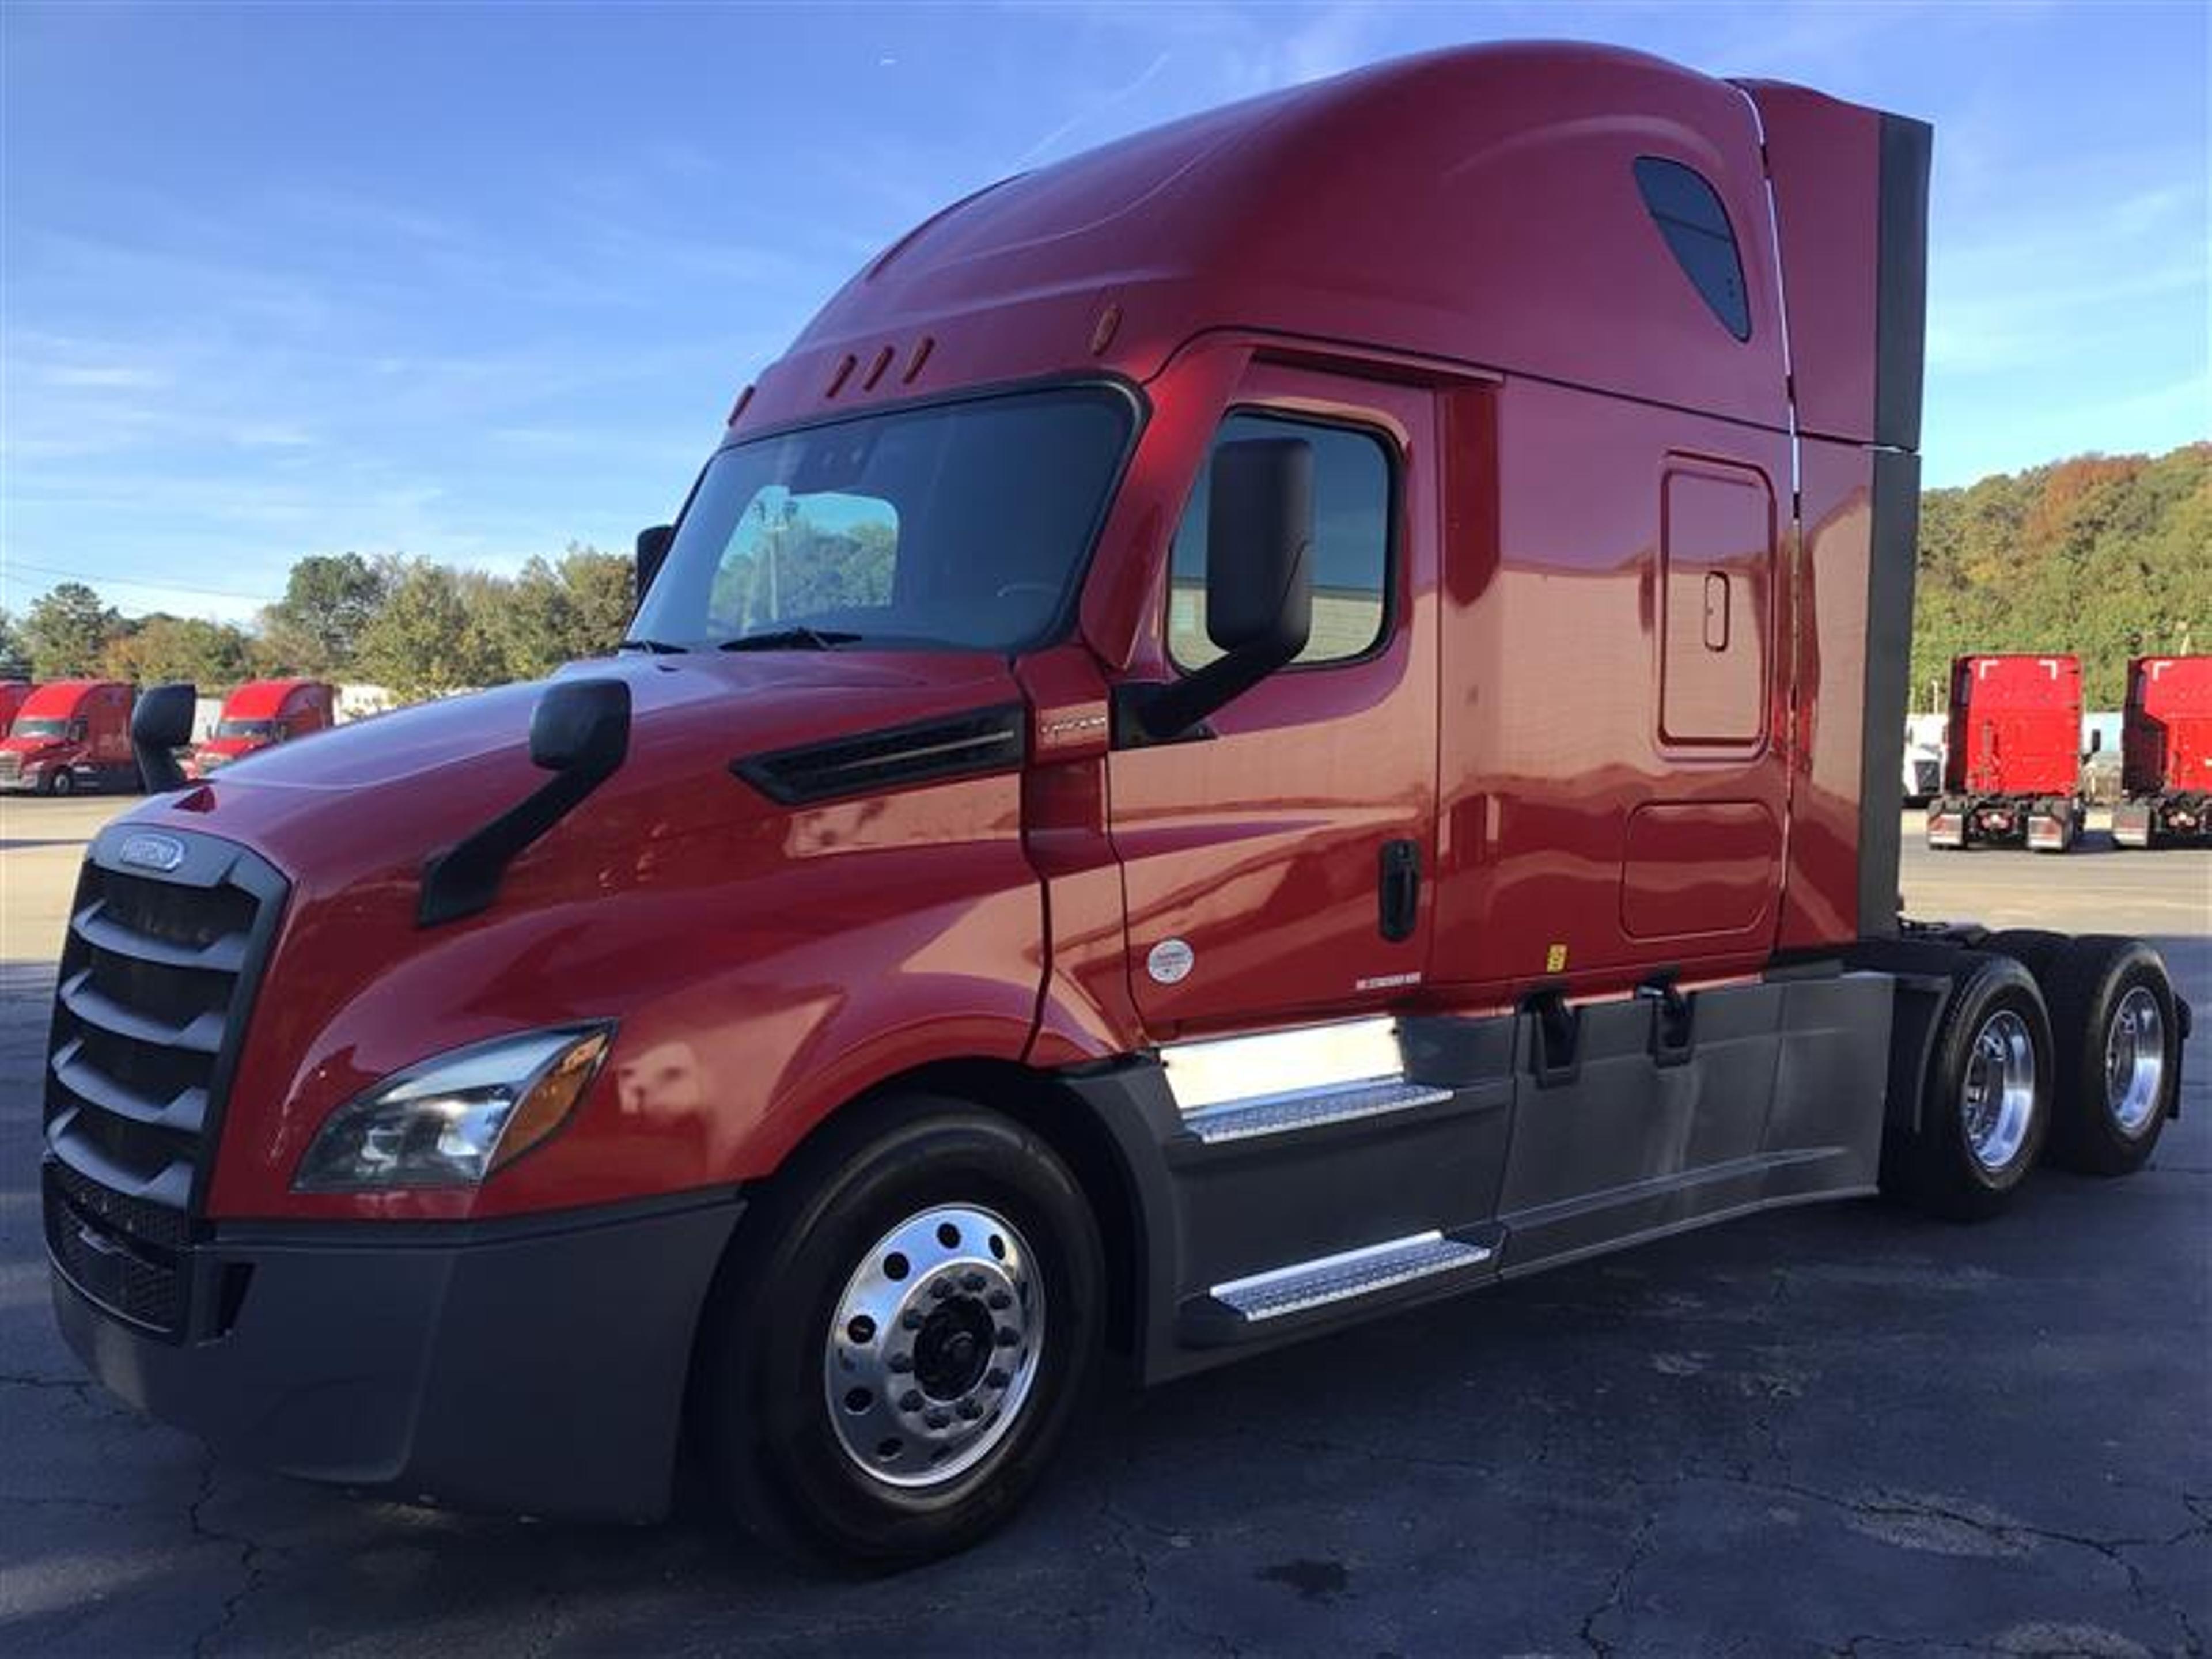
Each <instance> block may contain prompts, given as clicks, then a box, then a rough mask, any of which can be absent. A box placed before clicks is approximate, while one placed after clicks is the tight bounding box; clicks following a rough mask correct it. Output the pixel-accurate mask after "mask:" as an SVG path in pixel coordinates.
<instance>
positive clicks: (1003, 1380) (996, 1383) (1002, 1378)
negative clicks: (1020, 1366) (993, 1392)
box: [983, 1365, 1013, 1389]
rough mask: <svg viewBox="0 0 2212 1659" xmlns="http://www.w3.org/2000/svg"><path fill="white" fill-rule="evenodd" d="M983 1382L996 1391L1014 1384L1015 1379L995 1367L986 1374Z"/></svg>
mask: <svg viewBox="0 0 2212 1659" xmlns="http://www.w3.org/2000/svg"><path fill="white" fill-rule="evenodd" d="M983 1380H984V1381H985V1382H986V1383H989V1384H990V1385H991V1386H992V1387H993V1388H994V1389H1003V1388H1005V1387H1006V1384H1007V1383H1011V1382H1012V1381H1013V1378H1012V1377H1011V1376H1008V1375H1007V1374H1006V1372H1004V1371H1002V1370H1000V1369H999V1368H998V1367H997V1366H996V1365H994V1366H992V1367H991V1369H990V1370H988V1371H987V1372H986V1373H984V1376H983Z"/></svg>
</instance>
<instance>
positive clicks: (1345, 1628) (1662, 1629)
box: [0, 938, 2212, 1654]
mask: <svg viewBox="0 0 2212 1659" xmlns="http://www.w3.org/2000/svg"><path fill="white" fill-rule="evenodd" d="M2157 942H2158V943H2159V944H2160V947H2161V948H2162V949H2165V950H2166V951H2167V953H2168V957H2169V960H2170V961H2171V962H2172V963H2173V966H2174V968H2175V969H2176V973H2177V976H2178V977H2179V978H2180V979H2181V980H2182V981H2183V982H2184V984H2185V987H2187V989H2188V991H2189V992H2190V994H2192V995H2193V996H2194V997H2195V998H2196V999H2197V1000H2198V1002H2199V1004H2200V1006H2202V1005H2203V1002H2204V1001H2205V1000H2207V992H2208V988H2212V941H2208V940H2206V939H2202V938H2189V939H2162V940H2160V941H2157ZM7 977H8V981H9V987H10V989H11V992H13V991H15V990H17V989H19V988H20V987H21V986H22V985H23V982H24V981H23V980H22V979H21V977H19V976H17V975H8V976H7ZM33 1024H36V1025H37V1026H38V1027H39V1030H38V1031H37V1032H36V1033H35V1034H33V1033H30V1032H29V1031H28V1030H27V1029H19V1028H27V1027H29V1026H31V1025H33ZM42 1038H43V1020H30V1019H17V1020H11V1021H10V1022H9V1027H8V1034H7V1036H6V1039H5V1041H4V1042H0V1068H3V1069H0V1075H4V1076H5V1078H6V1079H8V1082H7V1084H6V1085H5V1093H4V1097H0V1171H4V1179H0V1356H3V1357H4V1364H0V1370H4V1373H5V1380H4V1385H3V1386H0V1399H4V1401H5V1406H6V1411H5V1419H4V1425H5V1431H4V1437H0V1537H4V1539H5V1543H4V1544H0V1568H3V1569H4V1571H0V1586H4V1588H0V1646H4V1647H5V1648H6V1649H7V1650H10V1651H20V1652H38V1653H42V1654H64V1653H100V1654H142V1653H143V1654H155V1653H185V1652H190V1653H195V1654H197V1653H212V1654H228V1653H270V1654H294V1653H298V1652H300V1651H302V1650H307V1649H310V1648H312V1649H314V1650H324V1651H331V1650H337V1651H343V1652H348V1653H395V1654H411V1653H418V1652H420V1653H428V1652H432V1651H437V1652H447V1651H453V1650H467V1651H483V1652H487V1653H510V1652H511V1653H517V1654H521V1653H531V1654H537V1653H545V1652H556V1651H557V1652H576V1653H598V1652H605V1653H633V1652H641V1651H647V1650H651V1651H653V1652H656V1653H668V1654H684V1653H711V1652H720V1651H726V1650H729V1649H731V1648H732V1647H737V1646H742V1647H743V1648H744V1650H746V1651H748V1652H755V1651H761V1652H769V1653H774V1652H778V1651H783V1650H794V1651H796V1650H820V1649H823V1648H827V1647H829V1646H831V1645H833V1644H835V1645H838V1646H842V1645H844V1644H848V1643H852V1642H856V1641H860V1640H864V1639H866V1638H882V1639H887V1640H890V1641H892V1642H895V1643H896V1644H897V1645H898V1647H899V1648H900V1650H901V1651H902V1652H904V1653H934V1652H939V1651H948V1652H949V1651H953V1650H960V1651H963V1652H972V1651H973V1650H975V1647H976V1646H977V1645H978V1644H982V1645H985V1646H987V1647H990V1648H995V1649H997V1650H1001V1651H1008V1652H1034V1651H1046V1650H1049V1651H1054V1652H1085V1651H1096V1652H1101V1653H1116V1654H1118V1653H1127V1652H1134V1651H1139V1650H1146V1651H1184V1650H1218V1649H1222V1648H1227V1649H1229V1650H1243V1649H1253V1650H1265V1651H1269V1652H1276V1651H1285V1652H1322V1651H1327V1652H1332V1653H1334V1652H1343V1651H1349V1650H1353V1649H1354V1648H1355V1646H1358V1647H1361V1648H1362V1649H1363V1650H1364V1651H1368V1652H1380V1651H1392V1652H1400V1653H1419V1652H1439V1651H1453V1652H1486V1651H1514V1650H1518V1651H1552V1652H1561V1651H1594V1652H1605V1651H1609V1650H1619V1651H1628V1652H1664V1653H1676V1652H1680V1653H1689V1652H1707V1651H1711V1650H1713V1647H1714V1644H1715V1642H1716V1640H1717V1632H1728V1633H1729V1636H1730V1638H1731V1639H1733V1640H1734V1641H1735V1643H1736V1644H1738V1645H1739V1647H1740V1648H1741V1650H1743V1651H1749V1652H1763V1653H1782V1652H1815V1651H1842V1650H1853V1649H1854V1648H1855V1646H1856V1647H1857V1648H1863V1647H1865V1646H1867V1645H1869V1644H1877V1645H1878V1644H1882V1643H1893V1644H1899V1645H1902V1646H1904V1647H1905V1648H1907V1649H1909V1650H1948V1649H1950V1648H1951V1647H1953V1646H1956V1647H1960V1648H1964V1647H1969V1646H1973V1647H1989V1646H1992V1645H1994V1646H1998V1647H2009V1648H2011V1649H2014V1650H2023V1651H2060V1650H2068V1651H2095V1652H2126V1651H2133V1650H2153V1651H2167V1650H2201V1649H2200V1648H2199V1647H2198V1646H2197V1644H2199V1643H2201V1640H2202V1638H2203V1636H2204V1635H2205V1634H2206V1633H2207V1632H2212V1569H2208V1565H2207V1564H2208V1562H2212V1443H2208V1441H2207V1438H2206V1437H2205V1436H2204V1434H2203V1421H2204V1413H2205V1409H2206V1407H2207V1406H2208V1404H2212V1401H2208V1395H2207V1387H2206V1383H2205V1376H2204V1372H2203V1366H2202V1358H2203V1354H2204V1352H2207V1347H2208V1340H2209V1339H2212V1317H2208V1310H2207V1304H2206V1299H2205V1297H2204V1293H2203V1284H2202V1281H2201V1279H2200V1278H2197V1277H2196V1276H2195V1275H2196V1273H2197V1270H2198V1269H2199V1268H2201V1265H2202V1262H2203V1239H2204V1237H2206V1232H2205V1228H2206V1224H2207V1221H2208V1218H2212V1205H2208V1195H2212V1183H2208V1180H2207V1177H2208V1175H2212V1129H2208V1127H2207V1119H2208V1117H2212V1089H2209V1088H2208V1086H2207V1083H2208V1080H2212V1056H2208V1044H2207V1042H2206V1041H2205V1039H2204V1037H2203V1035H2202V1028H2200V1035H2199V1036H2198V1037H2197V1040H2196V1041H2195V1042H2193V1043H2192V1044H2191V1053H2190V1054H2189V1056H2188V1067H2189V1072H2190V1075H2189V1077H2188V1079H2187V1088H2186V1095H2185V1107H2184V1115H2183V1117H2182V1119H2181V1121H2179V1122H2178V1123H2174V1124H2171V1125H2169V1126H2168V1128H2167V1133H2166V1139H2165V1140H2164V1142H2163V1143H2162V1145H2161V1147H2160V1153H2159V1156H2158V1158H2157V1160H2156V1162H2155V1163H2154V1165H2153V1167H2152V1168H2151V1169H2150V1170H2147V1171H2145V1172H2144V1173H2143V1174H2142V1175H2141V1176H2137V1177H2135V1178H2133V1179H2131V1180H2128V1181H2123V1182H2096V1181H2089V1180H2085V1179H2081V1178H2078V1177H2073V1176H2066V1175H2063V1174H2062V1173H2059V1172H2057V1171H2051V1170H2045V1171H2042V1172H2039V1175H2038V1176H2037V1178H2036V1179H2035V1180H2034V1182H2032V1183H2031V1185H2030V1187H2029V1188H2028V1189H2027V1193H2026V1194H2024V1196H2023V1198H2022V1200H2021V1202H2020V1203H2018V1204H2017V1205H2016V1206H2015V1207H2014V1208H2013V1209H2012V1210H2011V1211H2010V1212H2008V1214H2006V1215H2005V1216H2004V1217H2002V1218H2000V1219H1999V1220H1997V1221H1996V1222H1994V1223H1991V1224H1989V1225H1985V1226H1982V1227H1972V1228H1967V1227H1956V1226H1949V1225H1942V1224H1936V1223H1930V1222H1925V1221H1920V1220H1917V1219H1914V1218H1910V1217H1908V1216H1906V1215H1905V1214H1904V1213H1903V1212H1899V1211H1897V1210H1893V1209H1892V1208H1890V1207H1888V1206H1885V1205H1881V1204H1880V1203H1876V1202H1872V1201H1867V1202H1859V1203H1850V1204H1844V1205H1838V1206H1827V1207H1825V1208H1820V1209H1814V1210H1807V1211H1799V1212H1785V1213H1780V1214H1776V1215H1771V1216H1765V1217H1759V1218H1752V1219H1750V1220H1747V1221H1741V1222H1737V1223H1735V1224H1732V1225H1728V1226H1724V1227H1722V1228H1719V1229H1717V1230H1715V1231H1711V1232H1707V1233H1705V1234H1702V1235H1698V1236H1693V1237H1686V1238H1682V1239H1678V1240H1674V1241H1671V1242H1668V1243H1662V1244H1659V1245H1656V1246H1653V1247H1650V1248H1648V1249H1644V1250H1640V1251H1638V1252H1634V1253H1632V1254H1629V1255H1620V1256H1615V1257H1611V1258H1607V1259H1605V1260H1601V1261H1594V1262H1589V1263H1585V1264H1583V1265H1580V1266H1577V1267H1568V1268H1563V1269H1560V1270H1558V1271H1556V1272H1553V1273H1548V1274H1545V1275H1542V1276H1540V1277H1537V1278H1534V1279H1528V1280H1523V1281H1519V1282H1517V1283H1515V1284H1512V1285H1506V1286H1503V1287H1500V1288H1498V1289H1496V1290H1493V1291H1489V1292H1486V1293H1485V1294H1482V1295H1479V1296H1475V1297H1469V1298H1467V1299H1465V1300H1462V1301H1458V1302H1454V1303H1449V1304H1441V1305H1438V1306H1435V1307H1431V1308H1427V1309H1422V1310H1413V1311H1411V1312H1408V1313H1405V1314H1402V1315H1401V1316H1397V1317H1395V1318H1393V1319H1389V1320H1386V1321H1383V1322H1377V1323H1376V1324H1374V1325H1371V1326H1369V1327H1367V1328H1362V1329H1359V1330H1357V1331H1353V1332H1351V1333H1347V1334H1342V1335H1339V1336H1335V1337H1333V1338H1328V1339H1325V1340H1321V1341H1318V1342H1316V1343H1311V1344H1308V1345H1306V1346H1302V1347H1297V1348H1292V1349H1290V1350H1286V1351H1284V1352H1278V1353H1275V1354H1272V1355H1268V1356H1266V1357H1263V1358H1257V1359H1255V1360H1253V1361H1250V1362H1248V1363H1246V1364H1239V1365H1235V1366H1231V1367H1229V1368H1227V1369H1225V1370H1220V1371H1217V1372H1212V1373H1209V1374H1207V1375H1205V1376H1200V1377H1196V1378H1193V1379H1191V1380H1189V1381H1187V1382H1184V1383H1178V1384H1176V1385H1173V1386H1171V1387H1169V1388H1165V1389H1159V1390H1157V1391H1154V1392H1152V1393H1151V1394H1149V1395H1127V1394H1126V1393H1120V1392H1115V1391H1114V1390H1113V1389H1110V1388H1109V1389H1103V1390H1102V1391H1101V1395H1100V1397H1099V1398H1098V1399H1097V1401H1096V1402H1095V1404H1094V1407H1093V1409H1092V1410H1091V1412H1090V1413H1088V1415H1087V1417H1086V1419H1085V1422H1084V1424H1083V1425H1082V1426H1081V1428H1080V1429H1079V1431H1078V1432H1077V1434H1076V1436H1075V1437H1074V1439H1073V1443H1072V1444H1071V1446H1070V1447H1069V1448H1068V1449H1067V1450H1066V1453H1065V1454H1064V1455H1063V1456H1062V1458H1061V1459H1060V1466H1059V1467H1058V1468H1056V1469H1055V1470H1054V1472H1053V1473H1052V1474H1051V1475H1050V1476H1049V1477H1048V1480H1047V1482H1046V1484H1045V1486H1044V1487H1043V1489H1042V1491H1041V1492H1040V1493H1039V1495H1038V1497H1037V1498H1036V1501H1035V1502H1033V1503H1032V1504H1030V1507H1029V1508H1028V1509H1027V1510H1025V1511H1024V1513H1023V1514H1022V1515H1020V1516H1018V1517H1017V1518H1016V1519H1015V1521H1014V1522H1012V1525H1011V1526H1010V1527H1009V1528H1006V1530H1005V1531H1004V1532H1002V1533H1001V1534H1000V1535H999V1536H997V1537H996V1538H994V1540H992V1541H989V1542H988V1543H987V1544H986V1545H984V1546H982V1547H980V1548H979V1549H977V1550H975V1551H974V1552H972V1553H969V1554H968V1555H966V1556H963V1557H961V1558H958V1559H954V1560H951V1561H947V1562H944V1563H940V1564H938V1565H934V1566H931V1567H927V1568H922V1569H918V1570H915V1571H908V1572H906V1573H902V1574H899V1575H896V1576H890V1577H868V1576H863V1575H858V1574H854V1573H851V1572H847V1571H836V1570H832V1569H828V1568H824V1567H821V1566H818V1565H792V1564H789V1563H787V1562H784V1561H782V1560H780V1559H775V1558H773V1557H771V1556H769V1555H768V1554H767V1553H765V1552H763V1550H761V1549H760V1548H759V1547H757V1546H755V1545H754V1544H752V1543H751V1542H750V1541H748V1540H747V1539H746V1538H745V1537H744V1536H743V1535H742V1534H739V1533H738V1532H737V1531H736V1530H735V1529H734V1528H732V1527H731V1526H729V1525H728V1524H726V1522H720V1521H719V1520H716V1519H714V1518H713V1516H712V1515H711V1513H710V1512H708V1511H707V1510H705V1509H704V1507H703V1506H702V1504H701V1503H700V1502H699V1500H698V1498H696V1495H694V1496H692V1497H691V1498H690V1500H689V1501H688V1502H687V1504H685V1506H684V1509H683V1510H682V1511H681V1512H680V1513H679V1515H678V1517H677V1518H676V1519H675V1520H673V1521H671V1522H669V1523H667V1524H665V1525H663V1526H659V1527H652V1528H618V1527H589V1526H574V1525H565V1524H551V1523H546V1524H532V1523H529V1522H520V1521H513V1520H501V1519H496V1518H486V1517H479V1516H459V1515H453V1514H449V1513H446V1512H441V1511H433V1510H413V1509H408V1508H404V1507H401V1506H398V1505H392V1504H374V1503H368V1502H365V1501H362V1500H358V1499H354V1498H348V1497H346V1496H345V1495H343V1494H340V1493H334V1492H325V1491H322V1490H319V1489H316V1488H312V1487H308V1486H301V1485H297V1484H295V1483H292V1482H289V1481H285V1480H277V1479H273V1478H270V1477H265V1476H261V1475H257V1474H252V1473H249V1472H246V1471H241V1470H238V1469H235V1468H228V1467H226V1466H218V1465H216V1464H215V1463H214V1462H211V1461H210V1459H209V1458H208V1456H207V1455H205V1454H204V1452H203V1451H202V1450H201V1449H200V1448H199V1447H198V1446H197V1444H196V1443H193V1442H191V1440H189V1439H187V1438H185V1437H183V1436H181V1435H179V1434H177V1433H175V1432H173V1431H170V1430H168V1429H166V1428H163V1427H161V1426H159V1425H153V1424H150V1423H147V1422H145V1421H143V1420H142V1419H138V1418H137V1417H136V1416H134V1415H133V1414H132V1413H130V1412H129V1411H128V1410H127V1409H125V1407H121V1406H120V1405H118V1404H117V1403H116V1402H114V1401H112V1400H110V1399H109V1398H108V1397H106V1395H103V1394H101V1393H100V1391H98V1390H97V1389H94V1388H93V1387H92V1386H91V1385H89V1384H88V1383H84V1382H83V1381H82V1370H81V1369H80V1368H79V1367H78V1366H77V1364H76V1361H75V1359H74V1358H73V1357H72V1356H71V1355H70V1354H69V1352H67V1351H66V1350H65V1349H64V1347H63V1346H62V1344H61V1342H60V1340H59V1338H58V1335H57V1334H55V1332H54V1329H53V1326H52V1318H51V1316H50V1314H49V1313H48V1311H47V1308H46V1267H45V1263H44V1261H43V1244H42V1243H41V1240H40V1223H39V1216H38V1200H37V1188H36V1170H37V1147H38V1141H39V1127H38V1115H39V1107H38V1103H37V1100H36V1098H35V1091H34V1089H33V1088H32V1087H31V1086H30V1084H31V1080H32V1079H35V1077H36V1075H37V1067H38V1064H39V1059H38V1048H39V1043H40V1041H41V1040H42ZM2161 1262H2163V1263H2169V1264H2172V1267H2174V1268H2175V1269H2177V1270H2179V1271H2181V1272H2184V1273H2190V1274H2191V1279H2190V1280H2189V1283H2188V1284H2187V1285H2186V1286H2185V1287H2184V1288H2183V1289H2181V1290H2180V1291H2179V1292H2178V1291H2177V1289H2176V1287H2175V1285H2174V1284H2173V1282H2172V1279H2171V1277H2170V1276H2169V1274H2167V1273H2163V1272H2160V1271H2157V1270H2156V1264H2159V1263H2161ZM2191 1264H2195V1265H2194V1266H2192V1265H2191ZM529 1386H530V1379H529V1378H527V1377H517V1378H516V1379H515V1387H516V1389H517V1390H518V1393H520V1392H521V1391H524V1390H526V1389H528V1387H529Z"/></svg>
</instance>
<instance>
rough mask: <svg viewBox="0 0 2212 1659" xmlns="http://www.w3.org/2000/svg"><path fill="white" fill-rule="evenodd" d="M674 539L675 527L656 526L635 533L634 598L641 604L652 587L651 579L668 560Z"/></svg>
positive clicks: (666, 525)
mask: <svg viewBox="0 0 2212 1659" xmlns="http://www.w3.org/2000/svg"><path fill="white" fill-rule="evenodd" d="M675 539H676V526H674V525H671V524H657V525H654V526H652V527H651V528H649V529H646V530H641V531H639V532H637V570H636V584H637V592H636V598H637V599H639V600H640V601H641V602H642V601H643V600H644V599H645V596H646V593H647V591H648V590H649V589H650V588H651V587H652V586H653V578H654V577H655V576H658V575H659V574H660V567H661V566H662V564H664V563H665V562H666V561H667V558H668V546H669V544H670V543H671V542H673V541H674V540H675Z"/></svg>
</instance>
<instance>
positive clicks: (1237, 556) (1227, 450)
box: [1206, 438, 1314, 666]
mask: <svg viewBox="0 0 2212 1659" xmlns="http://www.w3.org/2000/svg"><path fill="white" fill-rule="evenodd" d="M1313 471H1314V459H1313V446H1312V445H1311V444H1310V443H1308V442H1307V441H1305V440H1304V439H1303V438H1254V439H1247V440H1246V441H1243V442H1242V443H1233V444H1224V445H1223V446H1222V447H1220V448H1219V449H1218V450H1216V451H1215V452H1214V455H1213V478H1212V491H1211V492H1210V493H1211V495H1212V500H1211V501H1209V503H1208V506H1207V512H1206V637H1208V638H1209V639H1211V640H1212V641H1213V642H1214V644H1216V645H1218V646H1219V647H1221V648H1222V650H1224V651H1225V652H1227V653H1231V655H1234V654H1236V653H1238V652H1243V651H1265V652H1267V653H1269V654H1271V655H1277V654H1279V656H1280V659H1281V661H1282V662H1288V661H1290V660H1291V658H1293V657H1295V656H1297V654H1298V653H1299V652H1301V651H1303V650H1304V649H1305V646H1306V640H1307V637H1308V635H1310V633H1311V632H1312V629H1313V576H1312V572H1311V570H1310V568H1309V567H1308V561H1309V560H1310V557H1311V555H1312V549H1313ZM1279 665H1280V664H1278V666H1279Z"/></svg>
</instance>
